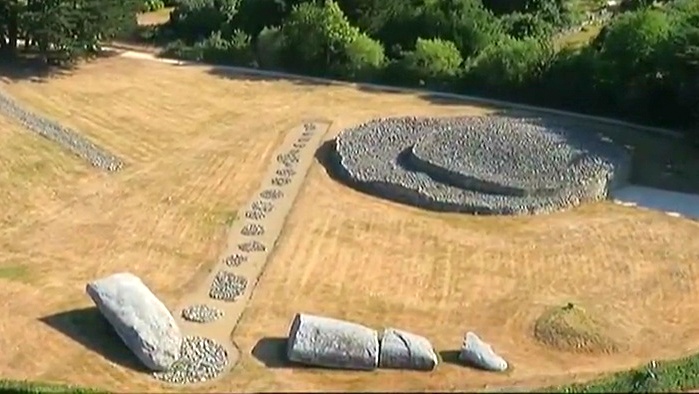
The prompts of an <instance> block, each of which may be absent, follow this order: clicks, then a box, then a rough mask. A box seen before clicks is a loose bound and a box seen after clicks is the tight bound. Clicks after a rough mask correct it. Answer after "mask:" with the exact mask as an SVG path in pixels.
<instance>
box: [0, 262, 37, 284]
mask: <svg viewBox="0 0 699 394" xmlns="http://www.w3.org/2000/svg"><path fill="white" fill-rule="evenodd" d="M29 277H30V272H29V268H27V266H25V265H19V264H14V265H7V266H0V279H7V280H14V281H19V282H26V281H27V280H28V279H29Z"/></svg>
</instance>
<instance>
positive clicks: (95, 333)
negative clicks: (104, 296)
mask: <svg viewBox="0 0 699 394" xmlns="http://www.w3.org/2000/svg"><path fill="white" fill-rule="evenodd" d="M39 320H40V321H41V322H42V323H44V324H46V325H48V326H49V327H51V328H53V329H54V330H56V331H58V332H60V333H62V334H63V335H65V336H67V337H69V338H70V339H72V340H74V341H76V342H78V343H80V344H81V345H83V346H84V347H86V348H87V349H89V350H91V351H93V352H96V353H98V354H100V355H101V356H102V357H104V358H106V359H107V360H109V361H111V362H113V363H116V364H119V365H121V366H123V367H126V368H129V369H131V370H134V371H137V372H143V373H146V372H148V371H147V369H146V368H145V367H144V366H143V364H142V363H141V362H140V361H139V360H138V358H137V357H136V356H135V355H134V354H133V353H131V351H130V350H129V349H128V348H127V347H126V345H125V344H124V343H123V342H122V340H121V338H119V336H118V335H117V333H116V332H115V331H114V329H113V328H112V327H111V325H110V324H109V322H107V320H106V319H105V318H104V317H102V314H101V313H100V312H99V310H98V309H97V308H96V307H89V308H82V309H75V310H72V311H66V312H60V313H57V314H54V315H50V316H45V317H42V318H40V319H39Z"/></svg>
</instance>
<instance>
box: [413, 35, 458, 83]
mask: <svg viewBox="0 0 699 394" xmlns="http://www.w3.org/2000/svg"><path fill="white" fill-rule="evenodd" d="M462 63H463V59H462V58H461V54H460V53H459V49H458V48H457V47H456V45H455V44H454V43H453V42H451V41H447V40H441V39H438V38H434V39H423V38H418V39H417V42H416V44H415V50H414V51H409V52H405V53H404V54H403V58H402V59H401V60H400V62H399V68H400V69H401V70H403V73H404V77H405V79H406V82H408V83H411V84H414V83H420V84H428V85H435V84H441V83H445V82H448V81H450V80H451V79H453V78H454V77H455V76H457V75H458V73H459V71H460V68H461V64H462Z"/></svg>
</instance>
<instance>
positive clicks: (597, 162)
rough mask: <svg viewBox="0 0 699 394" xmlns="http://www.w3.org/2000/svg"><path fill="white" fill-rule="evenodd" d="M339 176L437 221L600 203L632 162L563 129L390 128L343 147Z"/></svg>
mask: <svg viewBox="0 0 699 394" xmlns="http://www.w3.org/2000/svg"><path fill="white" fill-rule="evenodd" d="M333 170H335V171H336V172H337V175H339V177H340V178H341V179H343V180H344V181H346V182H347V183H349V184H351V185H353V186H354V187H356V188H357V189H360V190H363V191H364V192H367V193H371V194H374V195H377V196H380V197H383V198H387V199H390V200H394V201H398V202H402V203H405V204H410V205H414V206H418V207H422V208H426V209H430V210H436V211H453V212H465V213H476V214H506V215H507V214H510V215H512V214H537V213H546V212H552V211H557V210H561V209H565V208H568V207H572V206H576V205H579V204H581V203H583V202H588V201H596V200H601V199H604V198H606V197H607V195H608V192H609V190H611V189H612V188H614V187H617V186H618V185H620V184H623V183H625V181H626V180H627V178H628V176H629V170H630V156H629V154H628V152H627V151H626V150H625V149H624V148H621V147H619V146H616V145H614V144H613V143H612V142H611V141H608V140H604V139H603V138H602V137H600V136H598V135H596V134H594V133H592V132H590V131H587V130H581V129H580V128H579V127H574V126H573V125H572V124H567V123H564V122H563V121H558V120H553V119H546V118H515V117H509V116H495V115H492V116H474V117H453V118H418V117H401V118H383V119H376V120H372V121H370V122H367V123H364V124H361V125H359V126H356V127H354V128H351V129H348V130H345V131H344V132H342V133H341V134H340V135H339V136H338V137H337V138H336V140H335V151H334V163H333Z"/></svg>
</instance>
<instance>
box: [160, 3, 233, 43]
mask: <svg viewBox="0 0 699 394" xmlns="http://www.w3.org/2000/svg"><path fill="white" fill-rule="evenodd" d="M239 5H240V0H180V1H179V4H178V5H177V7H175V9H174V10H173V11H172V12H171V13H170V21H169V22H168V26H167V27H168V28H169V29H170V30H171V31H172V32H173V33H174V35H175V36H176V37H177V38H179V39H181V40H184V41H185V42H187V43H190V44H192V43H195V42H197V41H199V40H203V39H206V38H208V37H210V36H211V34H212V33H215V32H217V31H221V30H222V29H223V30H226V27H228V26H230V24H231V23H232V20H233V18H234V17H235V15H236V13H237V12H238V7H239ZM228 30H229V31H227V32H224V33H229V34H224V36H227V35H230V34H232V33H233V30H234V29H228Z"/></svg>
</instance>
